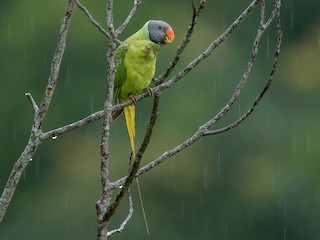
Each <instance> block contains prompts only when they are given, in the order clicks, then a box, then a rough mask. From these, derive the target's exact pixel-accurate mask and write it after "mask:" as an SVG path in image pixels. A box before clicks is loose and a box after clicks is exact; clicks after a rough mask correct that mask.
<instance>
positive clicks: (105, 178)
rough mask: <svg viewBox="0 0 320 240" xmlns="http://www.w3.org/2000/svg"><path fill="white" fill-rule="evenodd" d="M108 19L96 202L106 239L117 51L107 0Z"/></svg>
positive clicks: (101, 236)
mask: <svg viewBox="0 0 320 240" xmlns="http://www.w3.org/2000/svg"><path fill="white" fill-rule="evenodd" d="M106 20H107V26H108V33H109V36H110V42H109V46H108V51H107V63H108V66H107V73H108V75H107V80H106V93H105V101H104V115H103V121H102V138H101V144H100V152H101V153H100V154H101V185H102V192H101V196H100V198H99V200H98V201H97V203H96V211H97V218H98V233H97V239H98V240H105V239H107V236H108V221H107V220H106V219H105V215H106V213H107V212H106V210H107V206H108V205H109V202H110V200H111V196H112V193H113V187H112V184H111V182H110V180H109V162H110V157H109V139H110V123H111V121H112V101H113V87H114V77H115V69H116V66H115V61H114V57H115V52H116V46H117V45H116V39H117V38H116V34H115V29H114V24H113V1H112V0H107V1H106Z"/></svg>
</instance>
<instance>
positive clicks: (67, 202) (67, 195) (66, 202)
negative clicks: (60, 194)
mask: <svg viewBox="0 0 320 240" xmlns="http://www.w3.org/2000/svg"><path fill="white" fill-rule="evenodd" d="M65 204H66V208H68V206H69V192H66V201H65Z"/></svg>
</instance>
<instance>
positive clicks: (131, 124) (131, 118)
mask: <svg viewBox="0 0 320 240" xmlns="http://www.w3.org/2000/svg"><path fill="white" fill-rule="evenodd" d="M124 116H125V118H126V124H127V129H128V135H129V140H130V146H131V151H132V157H133V158H132V159H135V156H136V152H135V149H134V137H135V135H136V129H135V105H134V104H131V105H129V106H127V107H125V108H124Z"/></svg>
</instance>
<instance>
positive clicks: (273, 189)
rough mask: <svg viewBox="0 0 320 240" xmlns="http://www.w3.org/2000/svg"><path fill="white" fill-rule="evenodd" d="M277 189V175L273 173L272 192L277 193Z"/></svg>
mask: <svg viewBox="0 0 320 240" xmlns="http://www.w3.org/2000/svg"><path fill="white" fill-rule="evenodd" d="M275 189H276V177H275V175H274V174H273V175H272V186H271V192H272V194H274V193H275Z"/></svg>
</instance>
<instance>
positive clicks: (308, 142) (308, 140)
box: [307, 133, 310, 153]
mask: <svg viewBox="0 0 320 240" xmlns="http://www.w3.org/2000/svg"><path fill="white" fill-rule="evenodd" d="M307 153H310V133H308V134H307Z"/></svg>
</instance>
